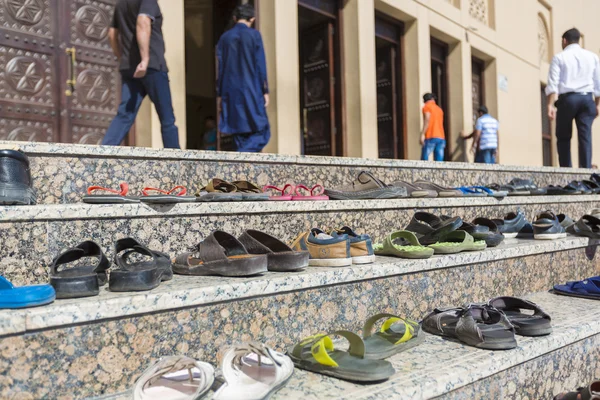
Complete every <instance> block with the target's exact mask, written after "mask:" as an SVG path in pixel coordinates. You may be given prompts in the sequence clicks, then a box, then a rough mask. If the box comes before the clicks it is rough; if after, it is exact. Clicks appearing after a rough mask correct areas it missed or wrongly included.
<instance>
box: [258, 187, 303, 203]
mask: <svg viewBox="0 0 600 400" xmlns="http://www.w3.org/2000/svg"><path fill="white" fill-rule="evenodd" d="M295 189H296V188H295V187H294V186H293V185H290V184H289V183H288V184H287V185H285V186H284V187H283V189H280V188H278V187H277V186H265V187H264V188H263V192H266V191H267V190H273V191H275V192H278V193H281V195H279V196H269V200H273V201H290V200H292V193H294V190H295Z"/></svg>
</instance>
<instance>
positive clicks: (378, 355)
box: [363, 314, 424, 360]
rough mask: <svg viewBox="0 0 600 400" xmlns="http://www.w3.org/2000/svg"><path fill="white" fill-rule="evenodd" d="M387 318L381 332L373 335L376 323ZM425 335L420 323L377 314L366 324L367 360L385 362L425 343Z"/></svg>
mask: <svg viewBox="0 0 600 400" xmlns="http://www.w3.org/2000/svg"><path fill="white" fill-rule="evenodd" d="M384 318H387V319H386V321H385V322H384V323H383V325H382V326H381V329H380V330H379V332H375V333H373V328H374V327H375V323H376V322H377V321H379V320H382V319H384ZM423 339H424V335H423V333H422V332H421V326H420V325H419V323H418V322H416V321H412V320H410V319H405V318H401V317H398V316H396V315H393V314H377V315H374V316H372V317H371V318H369V319H368V320H367V322H365V325H364V326H363V341H364V342H365V358H369V359H372V360H383V359H385V358H388V357H391V356H393V355H394V354H398V353H400V352H402V351H406V350H408V349H412V348H413V347H415V346H416V345H418V344H420V343H422V342H423Z"/></svg>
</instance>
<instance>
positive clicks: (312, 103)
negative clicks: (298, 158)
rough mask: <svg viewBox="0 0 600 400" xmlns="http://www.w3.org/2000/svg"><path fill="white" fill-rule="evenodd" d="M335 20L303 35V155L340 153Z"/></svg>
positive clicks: (301, 77)
mask: <svg viewBox="0 0 600 400" xmlns="http://www.w3.org/2000/svg"><path fill="white" fill-rule="evenodd" d="M333 35H334V31H333V23H331V22H329V23H324V24H321V25H318V26H316V27H314V28H311V29H310V30H308V31H305V32H304V33H303V34H302V35H301V43H300V47H301V49H300V55H301V60H300V62H301V66H302V69H301V76H300V84H301V87H302V94H301V105H300V106H301V110H302V119H301V120H302V132H303V154H307V155H325V156H330V155H334V154H336V140H335V139H336V133H337V128H336V119H335V86H334V85H335V65H334V59H335V58H334V41H333Z"/></svg>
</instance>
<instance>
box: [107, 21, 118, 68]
mask: <svg viewBox="0 0 600 400" xmlns="http://www.w3.org/2000/svg"><path fill="white" fill-rule="evenodd" d="M108 40H109V41H110V47H112V51H113V54H114V55H115V57H117V58H118V59H119V60H120V59H121V42H119V30H118V29H117V28H110V29H109V30H108Z"/></svg>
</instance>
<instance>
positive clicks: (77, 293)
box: [50, 241, 110, 299]
mask: <svg viewBox="0 0 600 400" xmlns="http://www.w3.org/2000/svg"><path fill="white" fill-rule="evenodd" d="M84 257H95V258H97V259H98V263H97V264H96V265H84V266H77V267H72V268H66V269H61V270H59V268H60V267H61V266H62V265H66V264H69V263H72V262H74V261H77V260H80V259H82V258H84ZM109 268H110V262H109V261H108V258H106V256H105V255H104V253H103V252H102V249H101V248H100V246H99V245H98V244H97V243H96V242H92V241H86V242H83V243H81V244H79V245H77V246H75V247H73V248H71V249H68V250H67V251H65V252H64V253H61V254H59V255H58V256H57V257H56V258H55V259H54V260H53V261H52V266H51V267H50V284H51V285H52V286H53V287H54V290H55V291H56V298H57V299H73V298H79V297H89V296H96V295H98V293H100V286H103V285H105V284H106V280H107V276H106V271H107V270H108V269H109Z"/></svg>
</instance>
